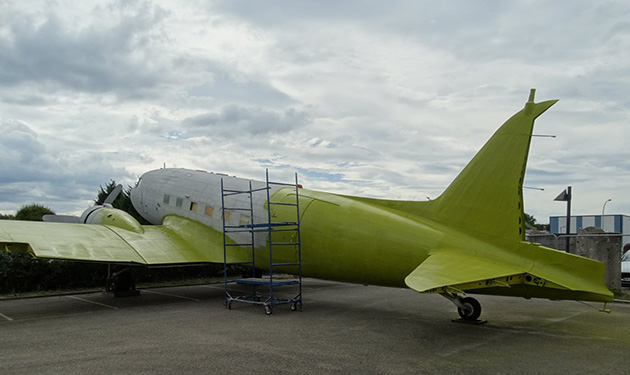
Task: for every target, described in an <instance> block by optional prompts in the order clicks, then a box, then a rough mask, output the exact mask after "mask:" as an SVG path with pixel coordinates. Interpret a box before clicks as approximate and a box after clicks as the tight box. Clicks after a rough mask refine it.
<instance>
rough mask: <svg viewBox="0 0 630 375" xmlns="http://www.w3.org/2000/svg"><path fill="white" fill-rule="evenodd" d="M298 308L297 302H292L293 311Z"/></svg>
mask: <svg viewBox="0 0 630 375" xmlns="http://www.w3.org/2000/svg"><path fill="white" fill-rule="evenodd" d="M295 310H297V304H296V303H292V304H291V311H295Z"/></svg>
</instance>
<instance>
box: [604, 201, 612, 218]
mask: <svg viewBox="0 0 630 375" xmlns="http://www.w3.org/2000/svg"><path fill="white" fill-rule="evenodd" d="M611 200H612V198H608V200H607V201H606V202H604V207H602V216H604V210H605V209H606V203H608V202H610V201H611Z"/></svg>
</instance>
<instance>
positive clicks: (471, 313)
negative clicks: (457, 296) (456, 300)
mask: <svg viewBox="0 0 630 375" xmlns="http://www.w3.org/2000/svg"><path fill="white" fill-rule="evenodd" d="M461 302H462V304H464V306H466V307H467V309H462V308H460V307H458V308H457V312H458V313H459V316H460V317H461V318H462V319H463V320H477V319H479V316H480V315H481V304H480V303H479V301H477V300H476V299H474V298H472V297H466V298H462V299H461Z"/></svg>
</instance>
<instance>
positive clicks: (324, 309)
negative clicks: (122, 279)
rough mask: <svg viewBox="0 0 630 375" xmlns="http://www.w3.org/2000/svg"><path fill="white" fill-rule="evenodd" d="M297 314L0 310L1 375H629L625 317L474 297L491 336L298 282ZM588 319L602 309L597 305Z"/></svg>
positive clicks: (105, 302) (191, 305) (96, 301)
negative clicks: (300, 287)
mask: <svg viewBox="0 0 630 375" xmlns="http://www.w3.org/2000/svg"><path fill="white" fill-rule="evenodd" d="M303 294H304V309H303V311H302V312H298V311H296V312H293V311H291V310H290V309H289V306H286V305H285V306H277V307H276V308H275V309H274V312H273V314H272V315H270V316H267V315H266V314H265V313H264V309H263V308H262V307H260V306H251V305H244V304H234V305H233V308H232V310H228V309H226V308H225V307H224V306H223V304H222V301H223V289H222V285H206V286H189V287H173V288H161V289H151V290H143V291H142V294H141V295H140V296H139V297H128V298H113V297H110V296H107V295H103V294H101V293H89V294H80V295H71V296H58V297H44V298H33V299H20V300H3V301H0V374H3V375H6V374H86V373H91V374H112V373H118V374H120V373H124V374H130V373H133V374H244V373H264V374H269V373H274V374H323V373H326V374H412V373H413V374H419V373H423V374H508V373H510V374H565V375H566V374H574V373H599V374H620V373H626V372H628V371H630V370H629V368H628V362H627V357H628V349H629V348H630V305H627V304H612V305H609V307H610V308H611V309H612V312H611V313H610V314H606V313H601V312H599V311H598V310H597V309H595V308H592V307H589V306H586V305H583V304H580V303H577V302H569V301H546V300H525V299H520V298H504V297H490V296H478V297H477V298H478V299H479V301H480V302H481V304H482V308H483V313H482V318H484V319H487V320H488V323H486V324H483V325H468V324H461V323H453V322H452V321H451V319H454V318H457V313H456V310H455V307H454V305H453V304H451V303H450V302H449V301H447V300H446V299H444V298H443V297H441V296H436V295H419V294H417V293H415V292H413V291H411V290H408V289H392V288H382V287H374V286H367V287H366V286H361V285H353V284H343V283H335V282H327V281H319V280H312V279H307V280H305V281H304V291H303ZM596 307H601V304H600V305H596Z"/></svg>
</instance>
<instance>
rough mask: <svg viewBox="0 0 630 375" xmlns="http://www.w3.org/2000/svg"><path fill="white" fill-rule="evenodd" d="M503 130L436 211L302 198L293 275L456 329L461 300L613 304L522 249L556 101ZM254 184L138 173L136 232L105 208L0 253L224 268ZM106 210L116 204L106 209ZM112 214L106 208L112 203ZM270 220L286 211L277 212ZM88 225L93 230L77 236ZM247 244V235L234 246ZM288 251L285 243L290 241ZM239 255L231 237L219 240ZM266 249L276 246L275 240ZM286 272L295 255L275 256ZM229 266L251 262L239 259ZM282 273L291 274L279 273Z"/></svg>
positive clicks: (593, 283)
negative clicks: (388, 299) (395, 304)
mask: <svg viewBox="0 0 630 375" xmlns="http://www.w3.org/2000/svg"><path fill="white" fill-rule="evenodd" d="M534 93H535V90H533V89H532V91H531V93H530V97H529V100H528V101H527V103H526V104H525V107H524V108H523V109H522V110H521V111H519V112H518V113H516V114H515V115H514V116H512V117H511V118H510V119H509V120H507V121H506V122H505V123H504V124H503V125H502V126H501V127H500V128H499V130H498V131H497V132H496V133H495V134H494V135H493V136H492V138H490V140H489V141H488V142H487V143H486V144H485V146H484V147H483V148H482V149H481V150H480V151H479V152H478V153H477V155H476V156H475V157H474V158H473V160H472V161H471V162H470V163H469V164H468V165H467V166H466V167H465V168H464V170H463V171H462V172H461V173H460V174H459V175H458V176H457V178H456V179H455V180H454V181H453V182H452V184H451V185H450V186H449V187H448V188H447V189H446V190H445V191H444V193H443V194H442V195H441V196H440V197H438V198H437V199H435V200H431V201H423V202H415V201H393V200H382V199H370V198H360V197H352V196H344V195H338V194H331V193H324V192H319V191H312V190H308V189H299V194H298V196H299V207H300V208H299V214H300V233H301V264H302V274H303V275H304V276H307V277H313V278H320V279H328V280H337V281H342V282H352V283H361V284H370V285H382V286H391V287H405V286H407V287H409V288H411V289H413V290H416V291H418V292H420V293H439V294H441V295H443V296H445V297H447V298H448V299H449V300H451V301H452V302H453V303H454V304H455V305H456V306H457V309H458V312H459V315H460V316H461V317H462V319H463V320H470V321H476V320H477V319H478V318H479V316H480V313H481V306H480V304H479V302H478V301H477V300H476V299H474V298H471V297H468V296H466V295H467V294H491V295H504V296H516V297H525V298H532V297H534V298H548V299H553V300H580V301H598V302H609V301H612V298H613V294H612V293H611V292H610V291H609V290H608V289H607V288H606V286H605V285H604V265H603V264H602V263H600V262H597V261H594V260H590V259H586V258H582V257H579V256H575V255H571V254H567V253H564V252H560V251H557V250H553V249H549V248H546V247H543V246H540V245H538V244H534V243H528V242H525V223H524V220H523V216H524V211H523V194H522V189H523V178H524V175H525V167H526V164H527V157H528V153H529V148H530V142H531V137H532V131H533V125H534V120H535V119H536V118H537V117H538V116H540V115H541V114H542V113H543V112H545V111H546V110H547V109H548V108H549V107H551V106H552V105H553V104H554V103H555V102H556V100H550V101H544V102H540V103H534ZM250 182H251V183H252V184H253V186H254V188H260V187H262V186H265V184H264V183H263V182H257V181H250V180H246V179H240V178H236V177H230V176H227V175H223V174H215V173H209V172H204V171H192V170H187V169H172V168H164V169H159V170H155V171H150V172H147V173H145V174H144V175H143V176H142V177H141V178H140V180H139V181H138V183H137V185H136V187H135V188H134V189H133V190H132V194H131V198H132V202H133V204H134V206H135V207H136V209H137V210H138V212H139V213H140V214H141V215H143V216H144V217H145V218H146V219H147V220H149V221H150V222H151V223H152V224H155V225H149V226H141V225H140V224H138V222H137V221H136V220H135V219H133V218H132V217H131V216H129V215H128V214H126V213H125V212H123V211H120V210H117V209H114V208H112V207H111V206H110V205H109V204H107V202H106V204H105V205H103V206H96V207H93V208H91V209H88V210H87V211H86V212H84V213H83V215H82V216H81V217H76V218H75V217H67V216H64V217H60V218H58V219H54V218H53V219H51V218H50V217H49V218H48V221H58V222H52V223H51V222H48V223H36V222H32V223H30V222H29V223H27V222H16V221H0V244H1V245H2V246H4V248H5V249H6V250H8V251H26V252H29V253H30V254H32V255H33V256H35V257H39V258H52V259H69V260H81V261H90V262H104V263H110V264H132V265H147V266H175V265H182V264H193V263H204V262H215V263H223V262H224V246H223V219H224V218H225V220H226V222H227V223H228V224H231V225H239V224H240V225H243V224H245V225H247V223H253V222H254V221H255V222H256V223H261V222H264V221H266V217H267V207H266V199H263V197H259V198H256V199H253V202H252V206H253V216H254V217H249V216H247V215H245V214H244V213H243V212H241V211H238V210H236V211H233V212H230V211H229V210H227V209H226V210H225V212H222V211H224V210H222V207H235V206H237V205H238V204H243V202H239V201H238V199H239V198H237V197H232V198H228V199H232V200H231V201H229V202H227V203H225V202H224V203H222V192H221V183H224V184H225V186H226V187H227V188H228V189H243V188H244V187H246V186H247V185H248V184H249V183H250ZM270 193H271V195H272V199H273V201H277V202H289V203H290V202H294V203H295V201H296V190H295V189H294V188H287V187H278V188H274V189H273V190H272V191H271V192H270ZM109 200H110V201H111V200H113V199H109ZM109 203H111V202H109ZM271 214H272V216H273V217H274V218H275V220H278V221H282V220H290V219H289V218H290V216H291V215H293V216H295V211H293V212H290V210H289V209H288V208H287V207H285V206H274V207H273V208H271ZM84 224H91V225H84ZM241 235H247V234H241ZM287 240H288V241H291V239H287ZM228 241H229V242H231V243H240V242H242V238H239V234H238V233H235V234H231V235H230V237H228ZM267 241H268V238H267V237H265V235H258V236H257V237H256V240H255V247H256V248H257V249H261V250H265V251H256V252H255V254H256V255H255V258H256V259H255V260H256V264H257V265H263V264H268V263H269V259H268V254H269V253H268V252H267V251H266V248H267V247H266V244H267ZM274 241H275V239H274ZM273 256H274V261H278V262H281V261H286V262H295V261H296V260H297V259H296V257H297V256H298V255H297V252H296V249H295V247H291V246H285V247H282V248H280V249H279V250H277V251H275V252H274V255H273ZM227 257H228V259H227V261H228V262H245V261H251V260H252V259H251V257H252V255H251V251H248V250H247V249H245V248H243V249H241V248H238V247H236V248H235V250H234V251H232V252H230V253H229V254H228V255H227ZM288 272H291V270H288Z"/></svg>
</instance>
